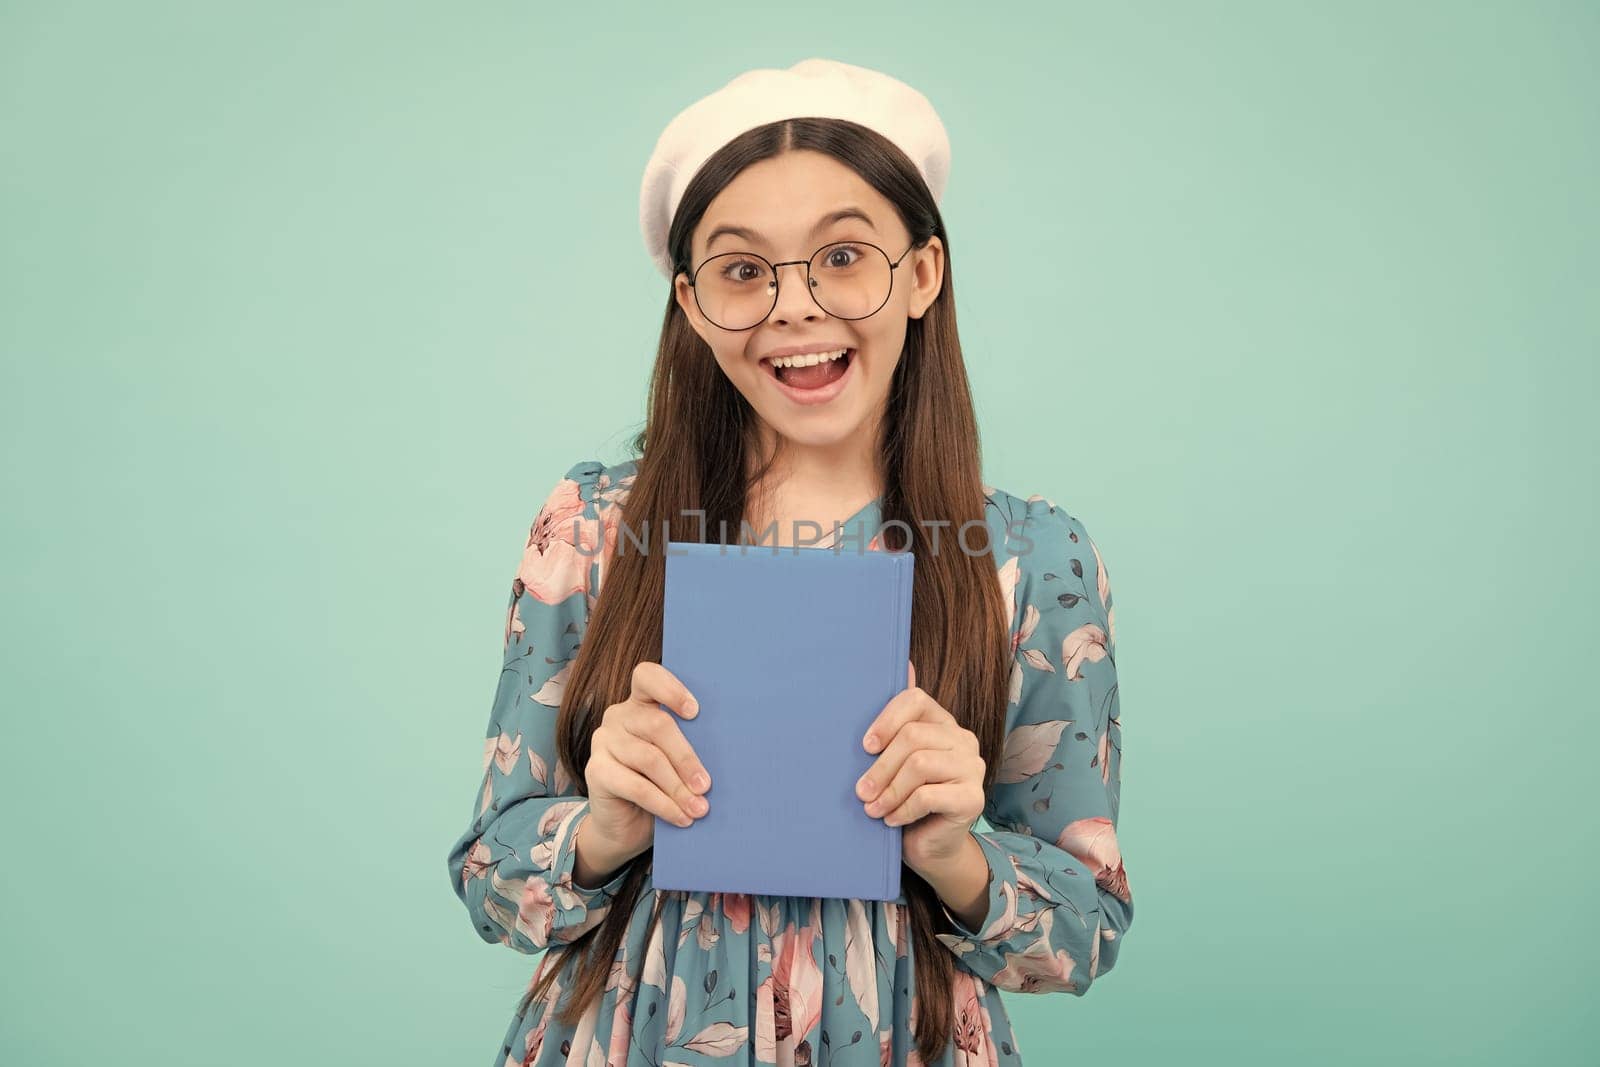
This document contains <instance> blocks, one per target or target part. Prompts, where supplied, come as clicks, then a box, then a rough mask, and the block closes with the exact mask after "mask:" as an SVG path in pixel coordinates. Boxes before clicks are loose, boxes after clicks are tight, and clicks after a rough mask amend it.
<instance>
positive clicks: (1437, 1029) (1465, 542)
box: [0, 2, 1600, 1067]
mask: <svg viewBox="0 0 1600 1067" xmlns="http://www.w3.org/2000/svg"><path fill="white" fill-rule="evenodd" d="M1597 49H1600V11H1597V8H1596V6H1595V5H1593V4H1585V3H1528V2H1519V3H1510V2H1500V3H1493V4H1453V3H1420V2H1419V3H1400V4H1390V3H1372V2H1363V3H1355V4H1337V5H1336V4H1324V5H1312V4H1306V3H1293V4H1276V3H1217V2H1211V3H1176V2H1173V3H1141V4H1133V5H1105V4H1091V3H1066V4H1062V3H1051V4H1036V5H1006V6H999V5H994V6H988V7H979V8H973V7H972V6H971V5H965V4H963V5H935V4H923V5H904V6H901V5H897V6H894V7H888V6H883V7H878V8H874V7H870V6H869V7H862V6H861V5H858V4H843V3H817V4H809V5H765V6H762V5H747V4H746V5H728V6H726V7H717V6H714V5H710V4H705V3H700V4H689V5H681V4H680V5H662V6H656V7H650V8H646V7H644V6H642V5H641V6H640V7H639V8H638V10H637V11H634V10H632V9H630V10H629V11H628V12H627V13H626V14H625V15H623V14H621V13H620V12H618V11H615V10H613V9H612V8H609V7H600V6H594V5H582V6H575V7H574V8H573V9H572V10H560V11H551V10H548V9H546V8H545V7H544V6H542V5H540V6H535V5H533V4H510V3H482V4H470V5H459V4H455V5H445V4H437V5H423V4H380V3H336V4H330V5H320V4H319V5H310V4H267V3H251V4H243V3H231V4H201V3H188V4H183V3H171V2H159V3H149V4H144V5H131V4H108V3H103V4H85V3H66V2H49V3H45V2H33V3H8V4H6V5H5V6H4V8H3V10H0V153H3V157H0V212H3V215H0V234H3V239H0V292H3V296H0V300H3V315H0V351H3V353H4V361H3V369H0V375H3V377H0V412H3V416H4V417H3V420H0V435H3V440H4V447H5V457H6V462H5V464H4V467H3V473H0V478H3V482H0V492H3V493H4V497H5V500H6V507H5V509H4V515H5V520H4V527H3V530H0V538H3V544H0V549H3V558H4V559H5V560H6V563H7V568H6V570H7V573H6V575H5V587H6V603H7V610H6V611H5V612H4V615H3V618H4V623H3V625H4V632H3V635H0V636H3V642H0V648H3V652H0V657H3V659H0V664H3V668H4V672H5V680H6V699H5V705H6V715H5V723H6V735H7V736H6V739H5V743H4V745H3V746H0V789H3V790H4V797H3V800H4V810H5V812H6V815H5V829H6V833H5V840H6V843H7V851H8V856H7V862H6V865H5V871H6V873H5V878H4V888H3V898H0V915H3V919H0V938H3V941H0V949H3V956H4V958H5V960H6V964H7V966H6V974H7V978H6V982H5V985H6V989H5V993H6V995H5V997H4V1002H5V1006H4V1008H3V1009H0V1012H3V1022H0V1060H4V1061H5V1062H7V1063H16V1064H29V1065H46V1064H78V1063H89V1062H99V1061H101V1060H102V1059H105V1060H110V1059H115V1060H116V1061H117V1062H119V1063H123V1064H168V1065H170V1064H191V1063H192V1064H212V1063H228V1064H230V1065H231V1067H253V1065H257V1064H260V1065H268V1064H281V1063H285V1062H294V1063H317V1064H323V1063H326V1064H356V1063H386V1064H419V1065H420V1064H443V1063H468V1064H471V1063H487V1062H489V1060H490V1059H491V1058H492V1057H493V1055H494V1054H495V1052H496V1050H497V1049H498V1047H499V1041H500V1037H501V1034H502V1032H503V1028H504V1026H505V1024H506V1023H507V1022H508V1021H509V1019H510V1016H511V1013H512V1010H513V1006H514V1003H515V1001H516V999H517V996H518V995H519V993H520V992H521V990H522V988H523V986H524V984H525V982H526V981H527V979H528V977H529V976H530V975H531V972H532V968H533V966H534V960H532V959H531V958H526V957H520V956H518V955H516V954H515V953H512V952H509V951H508V950H505V949H503V948H499V947H497V946H486V945H484V944H483V943H481V942H480V941H479V940H478V939H477V938H476V936H475V935H474V933H473V931H472V930H471V929H470V927H469V925H468V922H467V918H466V915H465V912H464V911H463V910H462V909H461V906H460V904H459V903H458V902H457V901H456V899H455V898H454V896H453V895H452V893H451V890H450V886H449V883H448V881H447V878H446V873H445V868H444V858H445V852H446V849H447V847H448V845H449V844H450V842H451V841H452V839H453V838H454V836H455V834H456V833H457V832H458V831H459V830H460V828H461V827H462V826H463V825H464V822H465V820H466V819H467V818H468V816H469V813H470V811H471V809H472V805H473V802H474V800H475V790H476V786H477V784H478V776H479V770H480V759H481V738H482V730H483V727H484V724H485V722H486V715H487V711H488V706H489V702H490V700H491V698H492V696H493V691H494V685H495V676H496V672H497V670H498V656H499V652H500V641H501V623H502V612H503V610H504V607H505V597H506V589H507V584H508V582H509V581H510V578H511V574H512V570H513V568H514V566H515V563H516V560H517V558H518V555H519V551H520V548H521V543H522V538H523V536H524V534H525V532H526V525H527V523H528V521H529V520H530V519H531V518H532V515H533V511H534V509H535V508H536V506H537V504H538V502H539V500H541V499H542V496H543V494H544V493H545V492H546V491H547V490H548V489H549V488H550V486H551V485H552V484H553V482H554V480H555V479H556V478H557V477H559V476H560V474H561V473H562V472H564V471H565V470H566V469H567V467H568V466H570V465H571V464H572V463H573V462H575V461H577V460H579V459H584V458H590V457H600V458H605V459H607V460H615V459H618V458H621V456H622V455H623V451H622V450H623V447H624V445H625V442H626V440H627V438H628V437H629V436H630V435H631V434H632V432H633V431H634V430H635V429H636V428H637V427H638V425H639V421H640V420H641V419H642V417H643V407H642V403H643V397H644V386H645V378H646V375H647V373H648V370H649V366H650V360H651V358H652V353H653V351H654V346H655V340H656V330H657V329H658V326H659V321H660V316H661V311H662V307H663V304H664V301H665V299H666V287H665V282H664V281H663V280H662V279H661V278H659V276H657V275H656V274H655V273H654V270H653V268H652V266H651V265H650V263H649V261H648V260H647V259H646V257H645V253H644V251H643V248H642V246H641V243H640V239H639V235H638V231H637V207H638V205H637V196H638V183H639V178H640V172H641V168H642V166H643V164H644V161H645V159H646V158H647V156H648V155H649V152H650V150H651V148H652V146H653V145H654V143H655V138H656V136H657V135H658V133H659V132H660V130H661V128H662V126H664V125H665V123H666V122H667V121H668V120H669V119H670V118H671V117H672V116H673V115H674V114H675V113H676V112H677V111H678V110H679V109H680V108H681V107H683V106H685V105H687V104H688V103H689V102H691V101H692V100H694V99H697V98H698V97H700V96H702V95H704V94H705V93H707V92H710V91H711V90H713V89H715V88H717V87H718V86H720V85H721V84H723V83H724V82H726V81H727V80H728V79H729V78H731V77H733V76H734V75H735V74H737V73H738V72H740V71H741V70H744V69H747V68H749V67H754V66H787V65H789V64H791V63H793V62H795V61H797V60H799V59H802V58H805V57H807V56H810V55H825V56H830V57H832V58H837V59H842V60H846V61H849V62H854V63H859V64H863V65H866V66H871V67H876V68H878V69H882V70H885V71H887V72H889V73H891V74H894V75H895V76H897V77H900V78H903V79H904V80H906V81H908V82H910V83H911V84H913V85H914V86H916V87H917V88H919V89H921V90H922V91H923V92H924V93H926V94H927V95H928V96H929V98H930V99H931V100H932V101H933V103H934V105H935V106H936V107H937V108H938V109H939V110H940V112H941V114H942V115H943V117H944V120H945V122H946V125H947V127H948V129H949V132H950V135H951V139H952V142H953V145H954V157H953V165H952V172H951V178H950V185H949V188H948V191H947V194H946V197H945V199H944V202H943V205H942V207H943V210H944V213H945V219H946V222H947V224H948V226H949V228H950V234H951V240H950V250H951V260H950V263H951V269H952V275H953V277H954V279H955V282H956V287H957V288H956V291H957V294H958V298H957V305H958V308H959V314H960V324H961V327H962V339H963V343H964V347H965V351H966V353H967V357H968V360H969V366H970V369H971V374H972V377H973V382H974V387H975V389H976V394H977V401H978V405H979V413H980V416H981V421H982V430H983V447H984V459H985V473H986V475H987V477H988V478H989V480H990V481H991V482H992V483H993V484H996V485H999V486H1001V487H1003V488H1006V489H1008V490H1010V491H1012V492H1016V493H1018V494H1019V495H1027V494H1030V493H1035V492H1037V493H1043V494H1046V495H1048V496H1050V497H1051V498H1052V499H1053V500H1055V501H1056V502H1057V503H1058V504H1060V505H1062V506H1063V507H1065V508H1066V509H1067V510H1068V511H1070V512H1072V513H1073V514H1074V515H1076V516H1078V517H1079V518H1080V519H1081V520H1082V521H1083V522H1084V523H1085V524H1086V525H1087V527H1088V529H1089V530H1090V531H1091V532H1092V533H1093V535H1094V537H1095V539H1096V542H1097V544H1098V545H1099V547H1100V548H1101V550H1102V553H1103V555H1104V558H1105V560H1106V566H1107V570H1108V573H1109V574H1110V576H1111V578H1112V581H1113V587H1114V589H1115V594H1116V602H1117V606H1118V620H1117V621H1118V646H1119V670H1120V675H1121V684H1122V707H1123V726H1124V742H1125V746H1126V749H1125V764H1124V775H1123V804H1122V809H1121V826H1120V832H1119V838H1120V839H1121V841H1122V844H1123V848H1124V852H1125V858H1126V862H1127V866H1128V871H1129V877H1130V881H1131V884H1132V885H1133V887H1134V891H1135V897H1136V900H1137V903H1138V913H1137V918H1136V920H1135V923H1134V927H1133V929H1132V931H1131V933H1130V935H1129V940H1128V944H1127V945H1126V947H1125V948H1124V950H1123V953H1122V956H1121V958H1120V960H1119V963H1118V966H1117V968H1116V969H1115V970H1114V971H1113V972H1111V973H1110V974H1109V975H1107V976H1106V977H1105V978H1104V979H1103V980H1102V981H1101V982H1100V983H1097V984H1096V985H1095V986H1094V987H1093V988H1092V990H1091V991H1090V993H1089V995H1088V996H1087V997H1085V998H1083V999H1081V1000H1080V999H1077V998H1071V997H1066V996H1063V995H1049V996H1045V995H1040V996H1034V997H1024V996H1020V995H1013V996H1008V1004H1009V1005H1010V1007H1011V1010H1012V1014H1013V1018H1014V1020H1015V1025H1016V1027H1017V1033H1018V1036H1019V1040H1020V1042H1021V1045H1022V1049H1023V1052H1024V1055H1025V1057H1026V1059H1027V1062H1028V1063H1030V1064H1035V1065H1038V1067H1045V1065H1047V1064H1054V1063H1065V1062H1069V1061H1079V1062H1088V1061H1091V1060H1099V1061H1104V1060H1112V1061H1114V1062H1118V1063H1122V1064H1127V1065H1133V1064H1170V1063H1179V1062H1182V1063H1191V1064H1197V1063H1227V1064H1235V1065H1237V1064H1277V1063H1281V1062H1295V1063H1305V1064H1322V1063H1326V1064H1346V1063H1351V1062H1364V1063H1397V1064H1399V1063H1404V1064H1419V1063H1461V1064H1490V1063H1502V1062H1519V1063H1521V1062H1532V1063H1570V1062H1576V1061H1579V1060H1582V1059H1586V1058H1588V1057H1590V1056H1592V1055H1593V1048H1594V1044H1595V1040H1596V1038H1597V1036H1600V1035H1597V1033H1596V1028H1595V1025H1594V1023H1593V1022H1592V1021H1591V1022H1590V1023H1583V1022H1582V1021H1581V1020H1582V1019H1583V1018H1590V1019H1591V1020H1592V1019H1593V1018H1594V1016H1593V1013H1592V1011H1591V1010H1590V1008H1591V1006H1590V1005H1589V1004H1588V999H1589V997H1588V993H1589V991H1590V990H1591V989H1592V987H1593V980H1592V973H1591V969H1590V967H1589V956H1590V955H1591V952H1590V948H1591V945H1592V943H1593V941H1594V937H1595V934H1596V923H1595V920H1594V918H1593V910H1592V905H1591V904H1590V902H1589V900H1588V899H1587V897H1588V893H1587V890H1588V889H1589V887H1591V886H1592V885H1593V884H1594V881H1595V875H1596V860H1595V853H1596V850H1595V844H1596V840H1597V837H1600V835H1597V833H1596V830H1597V826H1596V823H1597V817H1596V811H1597V810H1600V806H1597V804H1596V799H1597V798H1596V796H1595V790H1594V787H1593V782H1594V774H1593V772H1592V770H1591V764H1592V763H1593V758H1594V751H1595V743H1596V740H1597V738H1596V732H1597V731H1596V727H1595V720H1594V713H1595V710H1596V700H1595V694H1594V685H1593V681H1592V678H1593V674H1592V670H1593V662H1594V652H1593V646H1594V642H1595V638H1596V636H1597V634H1596V629H1597V628H1596V624H1595V604H1596V593H1597V591H1600V590H1597V585H1600V582H1597V580H1596V579H1597V568H1596V564H1595V560H1594V555H1593V544H1594V539H1595V534H1596V506H1595V485H1596V483H1597V480H1600V471H1597V466H1600V464H1597V457H1600V440H1597V431H1596V428H1595V425H1596V422H1595V418H1594V410H1593V409H1594V407H1595V401H1596V398H1597V388H1596V386H1597V372H1596V357H1597V355H1600V312H1597V310H1596V309H1597V305H1600V301H1597V300H1596V293H1597V292H1600V270H1597V266H1600V263H1597V259H1600V256H1597V251H1596V249H1597V247H1600V244H1597V241H1600V207H1597V199H1596V196H1595V190H1596V188H1600V136H1597V135H1600V128H1597V126H1600V120H1597V116H1600V111H1597V108H1596V103H1597V101H1600V65H1597V64H1596V63H1595V62H1594V57H1595V54H1596V52H1597ZM1580 890H1581V891H1582V892H1580Z"/></svg>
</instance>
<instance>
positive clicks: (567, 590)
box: [514, 478, 596, 604]
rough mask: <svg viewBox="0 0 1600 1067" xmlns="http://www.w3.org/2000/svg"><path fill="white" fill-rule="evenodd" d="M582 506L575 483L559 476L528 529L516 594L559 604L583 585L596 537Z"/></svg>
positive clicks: (581, 498)
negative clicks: (586, 519) (523, 594)
mask: <svg viewBox="0 0 1600 1067" xmlns="http://www.w3.org/2000/svg"><path fill="white" fill-rule="evenodd" d="M583 508H584V502H583V497H582V496H581V495H580V493H579V490H578V483H577V482H575V481H573V480H572V479H570V478H563V479H561V481H560V482H559V483H558V484H557V485H556V487H555V489H554V490H552V491H551V493H550V496H549V498H548V499H547V500H546V501H545V504H544V507H542V508H541V509H540V510H539V514H538V517H537V518H535V519H534V521H533V525H532V526H531V527H529V529H528V544H527V546H526V547H525V548H524V549H523V551H522V562H521V564H520V565H519V566H518V567H517V577H516V582H515V583H514V584H515V586H516V592H517V595H518V596H521V594H522V593H523V591H527V592H529V593H532V594H533V597H534V599H535V600H538V601H540V602H541V603H545V604H559V603H561V602H562V601H563V600H565V599H567V597H569V596H571V595H572V594H573V593H576V592H579V591H580V590H582V589H583V588H584V586H585V584H586V581H587V577H588V573H589V565H590V564H591V563H593V562H594V549H595V545H596V536H595V529H594V523H593V522H589V521H585V520H584V518H583ZM580 548H582V549H583V550H584V551H583V552H580V551H579V549H580ZM585 553H587V554H585Z"/></svg>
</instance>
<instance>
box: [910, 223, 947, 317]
mask: <svg viewBox="0 0 1600 1067" xmlns="http://www.w3.org/2000/svg"><path fill="white" fill-rule="evenodd" d="M909 265H910V267H911V277H912V285H911V307H910V310H909V311H908V315H909V316H910V317H911V318H913V319H920V318H922V316H923V314H924V313H926V312H927V310H928V307H929V305H931V304H932V303H933V301H934V298H935V297H937V296H938V295H939V290H941V289H943V288H944V242H943V241H941V240H939V238H937V237H930V238H928V243H927V244H925V245H923V246H922V247H921V248H919V249H917V251H916V255H915V256H913V257H912V260H911V263H910V264H909Z"/></svg>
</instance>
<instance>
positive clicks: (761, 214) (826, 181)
mask: <svg viewBox="0 0 1600 1067" xmlns="http://www.w3.org/2000/svg"><path fill="white" fill-rule="evenodd" d="M852 208H853V209H854V211H853V212H847V209H852ZM835 215H844V216H845V217H843V218H832V216H835ZM861 216H865V219H863V218H862V217H861ZM730 228H733V229H737V230H740V231H744V232H742V233H739V234H737V235H734V236H728V235H726V234H725V235H723V236H720V237H715V238H714V237H713V235H714V234H715V233H716V232H717V231H719V230H727V229H730ZM846 228H849V229H851V230H852V232H859V233H863V234H869V235H870V234H878V235H880V236H881V235H887V234H890V233H893V232H895V230H897V229H899V228H901V227H900V224H899V218H898V216H897V215H896V213H895V210H894V207H893V205H891V204H890V203H889V201H888V200H887V199H886V198H884V197H883V196H882V195H881V194H879V193H878V191H877V190H876V189H874V188H873V187H872V186H871V185H869V184H867V182H866V181H865V180H864V179H863V178H862V177H861V176H860V175H859V174H857V173H856V172H855V171H854V170H852V169H851V168H850V167H848V166H846V165H845V164H843V163H841V162H839V161H838V160H837V159H835V158H833V157H832V156H829V155H827V154H825V153H822V152H813V151H805V150H802V151H791V152H785V153H783V154H782V155H778V156H774V157H772V158H771V159H763V160H761V161H759V162H757V163H753V164H751V165H750V166H748V167H746V168H745V169H744V170H743V171H741V172H739V174H738V175H737V176H735V177H734V179H733V180H732V181H730V182H729V183H728V184H727V186H726V187H725V188H724V189H723V190H722V191H721V192H720V193H718V194H717V196H716V197H715V198H714V199H713V200H712V201H711V203H710V205H709V206H708V207H707V208H706V213H705V215H704V217H702V218H701V220H700V222H699V224H698V225H696V227H695V233H694V242H693V243H694V245H695V247H696V248H706V247H707V246H708V245H709V244H710V243H711V242H712V240H715V241H716V245H717V247H719V248H723V247H727V248H732V247H735V246H753V247H761V248H775V247H796V246H798V245H799V244H803V243H804V242H805V241H806V240H808V239H810V238H812V237H814V236H817V235H819V234H827V233H832V232H835V231H838V230H844V229H846Z"/></svg>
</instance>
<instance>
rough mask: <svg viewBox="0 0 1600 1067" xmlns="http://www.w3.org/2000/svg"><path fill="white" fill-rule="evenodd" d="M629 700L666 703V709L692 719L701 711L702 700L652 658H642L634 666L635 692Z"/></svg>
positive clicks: (645, 702)
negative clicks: (696, 697) (695, 696)
mask: <svg viewBox="0 0 1600 1067" xmlns="http://www.w3.org/2000/svg"><path fill="white" fill-rule="evenodd" d="M628 699H629V700H633V701H636V702H638V703H641V704H665V705H666V710H668V711H671V712H673V713H675V714H678V715H682V716H683V717H684V718H685V719H692V718H694V717H695V716H696V715H697V714H699V712H700V702H699V701H698V700H696V699H695V698H694V694H693V693H691V692H689V687H688V686H686V685H684V684H683V682H681V681H679V680H678V676H677V675H675V674H673V673H672V672H671V671H669V670H667V669H666V668H665V667H663V666H662V665H661V664H659V663H656V662H654V661H652V660H642V661H640V662H639V663H637V664H635V665H634V668H633V692H632V693H631V694H629V696H628Z"/></svg>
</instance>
